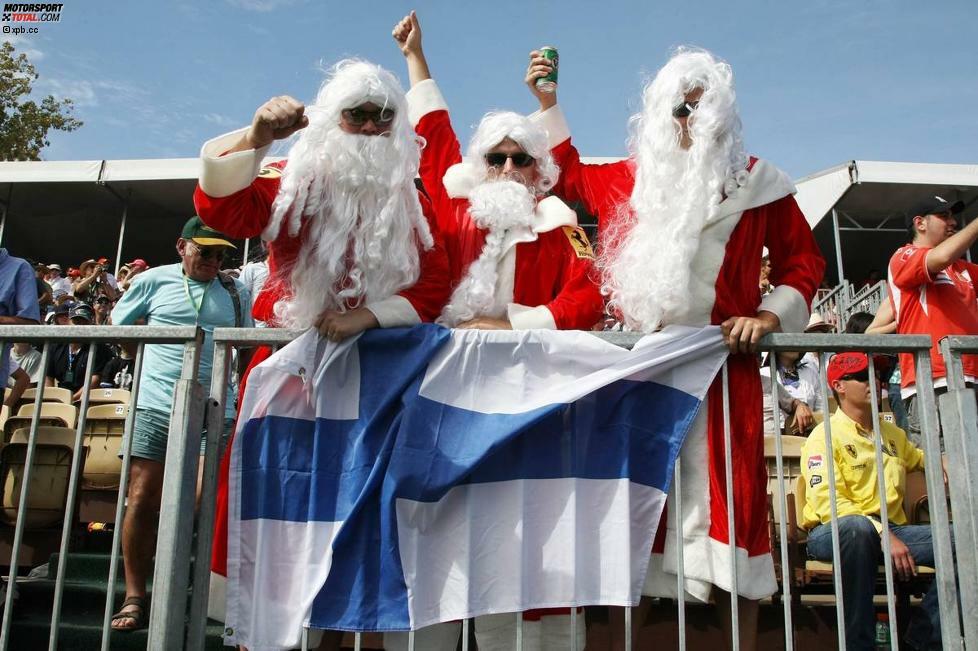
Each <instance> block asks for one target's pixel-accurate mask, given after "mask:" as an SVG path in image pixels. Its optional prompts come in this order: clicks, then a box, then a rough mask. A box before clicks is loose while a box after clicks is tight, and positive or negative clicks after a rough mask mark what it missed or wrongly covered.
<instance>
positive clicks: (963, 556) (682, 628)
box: [0, 326, 978, 651]
mask: <svg viewBox="0 0 978 651" xmlns="http://www.w3.org/2000/svg"><path fill="white" fill-rule="evenodd" d="M298 334H300V333H298V332H296V331H286V330H276V329H232V328H227V329H216V330H215V331H214V344H215V355H214V362H213V364H214V365H213V374H212V381H211V387H210V398H209V401H207V421H208V422H207V425H208V427H207V431H208V435H207V440H206V447H205V456H204V467H203V481H202V486H201V490H202V495H201V501H200V504H201V507H200V510H199V514H198V521H197V533H198V535H197V538H196V563H195V566H194V573H193V577H192V585H193V590H192V591H190V594H191V597H190V598H191V602H190V605H189V614H190V618H189V626H186V625H185V624H186V622H185V614H186V613H187V593H188V590H187V587H188V586H187V581H186V580H184V578H182V577H189V576H190V573H189V562H190V557H191V552H192V550H191V545H192V540H193V537H192V535H191V527H192V522H193V511H194V509H193V506H194V504H193V501H194V493H195V491H194V487H195V482H196V477H197V473H196V470H197V462H198V448H197V447H195V446H196V443H195V440H194V437H193V436H190V435H189V434H190V433H191V432H199V431H200V430H201V428H202V426H203V424H204V417H205V415H204V403H205V398H204V395H205V394H204V392H203V389H201V387H200V386H199V384H198V383H197V381H196V367H197V361H198V356H199V353H200V348H201V336H200V333H199V331H197V330H195V329H194V328H148V327H139V326H137V327H125V328H119V327H85V328H79V327H58V328H52V327H50V326H34V327H16V326H5V327H3V328H0V343H2V341H7V342H11V341H31V342H42V343H43V342H51V341H59V342H68V341H76V342H77V341H83V342H88V343H89V346H90V350H91V349H92V348H93V347H94V342H97V341H102V340H111V341H132V342H139V347H138V353H137V359H136V364H137V373H136V374H135V375H136V376H138V375H139V373H138V368H139V365H140V364H141V361H142V354H143V349H144V345H145V344H146V343H182V344H183V345H184V353H185V354H184V363H183V372H182V376H181V380H180V385H179V386H178V387H177V388H176V391H175V402H174V406H173V417H172V419H171V429H170V447H169V449H168V451H167V459H166V461H167V463H166V472H165V479H164V497H163V505H162V506H161V520H162V519H163V518H166V520H165V522H166V523H167V526H165V527H161V528H160V534H159V540H158V548H157V563H156V570H155V574H154V598H153V607H152V611H151V614H150V648H180V647H184V648H188V649H202V648H203V647H204V632H205V627H206V612H207V599H208V594H207V583H208V575H209V565H210V563H209V561H210V550H211V542H212V539H213V523H214V495H215V490H216V484H217V466H218V458H219V453H220V438H219V437H220V432H221V420H222V419H223V407H224V402H225V401H226V397H227V384H226V382H225V380H224V378H225V377H226V376H227V371H228V368H229V364H230V360H231V351H232V349H233V348H235V347H253V346H255V345H268V346H273V347H277V346H279V345H282V344H285V343H288V342H290V341H292V339H294V338H295V337H296V336H297V335H298ZM596 334H597V335H598V336H601V337H602V338H603V339H605V340H607V341H610V342H611V343H615V344H617V345H621V346H625V347H630V346H631V345H632V344H634V342H635V341H637V340H638V339H639V337H638V335H634V334H630V333H596ZM942 345H943V346H944V348H945V355H946V356H947V357H948V359H949V360H951V361H949V364H948V367H949V369H951V371H950V374H949V381H948V386H949V391H948V392H947V394H946V395H945V396H942V398H941V410H942V413H943V415H944V417H943V420H944V425H945V439H946V440H947V443H948V451H949V453H951V454H952V458H954V459H955V463H954V464H951V465H950V466H949V469H948V470H949V477H950V488H951V491H950V493H951V505H952V508H953V509H954V513H955V520H954V527H955V531H954V533H955V538H956V540H955V543H954V545H955V547H956V549H957V557H958V558H957V560H958V568H959V571H960V572H961V605H960V607H959V603H958V590H957V589H956V586H955V573H954V569H953V568H954V552H953V550H952V541H951V536H950V516H949V513H948V508H947V499H946V496H945V492H944V484H943V481H942V468H941V455H940V442H939V439H938V435H937V432H938V431H939V430H938V411H937V404H936V401H935V395H934V388H933V382H932V380H931V359H930V353H929V350H930V347H931V342H930V338H929V337H927V336H895V335H883V336H871V335H834V334H833V335H792V334H775V335H768V336H767V337H766V338H765V339H764V340H763V341H762V344H761V346H760V348H761V350H763V351H768V352H777V351H787V350H805V351H810V352H814V353H817V354H818V355H819V357H820V359H821V367H822V371H821V373H822V376H821V379H822V385H823V389H824V388H827V381H826V376H825V366H826V362H827V359H828V355H829V353H832V352H842V351H869V352H885V353H895V352H908V353H911V354H912V355H913V356H914V358H915V363H916V365H917V371H918V373H917V376H918V384H917V391H918V395H919V400H920V405H921V410H920V414H921V421H922V430H923V432H924V439H923V440H924V446H925V452H926V466H927V468H926V477H927V486H928V494H929V496H930V504H931V507H930V515H931V522H932V530H933V534H934V546H935V558H936V563H935V565H936V568H935V569H936V581H937V585H938V590H939V598H940V604H941V629H942V637H943V641H944V646H945V648H947V649H961V648H963V643H964V642H965V641H969V642H970V641H972V640H974V639H976V638H978V634H976V631H975V628H974V627H975V620H974V618H972V620H971V621H967V620H966V621H965V622H964V623H963V625H962V621H961V619H960V614H961V612H962V609H963V612H965V613H970V612H974V611H973V610H972V608H973V606H974V605H975V604H976V603H978V576H976V573H978V570H976V567H978V564H976V560H978V549H976V545H975V541H976V540H978V534H976V523H975V517H974V513H975V509H974V505H975V504H978V491H976V489H975V485H974V484H973V482H972V481H971V476H972V473H971V469H972V468H975V467H978V452H976V450H975V445H974V443H975V441H976V440H978V408H976V406H975V402H974V394H973V392H971V391H970V390H967V388H966V387H965V385H964V379H963V376H962V375H961V368H960V354H961V352H970V351H972V350H978V338H950V339H949V340H947V341H945V342H943V344H942ZM50 346H51V344H50V343H47V344H46V345H44V347H43V349H42V357H43V360H42V364H44V365H46V363H47V360H48V359H49V354H50ZM92 357H93V356H92V355H91V353H90V355H89V358H90V359H91V358H92ZM773 357H774V356H773V355H772V366H773V364H774V363H775V362H774V360H773ZM874 371H875V368H874V367H873V366H871V367H870V372H871V373H872V372H874ZM90 377H91V374H90V373H89V374H88V375H87V378H90ZM772 377H777V374H776V372H774V369H773V368H772ZM728 378H729V376H728V373H727V369H726V365H725V366H724V370H723V372H722V375H721V377H720V378H719V379H718V381H719V382H720V383H721V385H722V387H723V397H724V400H723V403H724V408H725V412H726V413H725V419H724V441H725V458H724V464H725V467H726V471H727V475H726V476H727V477H732V473H733V465H732V456H731V449H732V448H731V444H732V442H733V441H732V436H731V425H730V417H729V413H730V412H729V403H730V393H729V379H728ZM137 382H138V380H137ZM87 388H88V387H86V390H87ZM771 389H772V391H776V390H777V387H776V383H772V387H771ZM38 393H40V392H38ZM86 393H87V391H86ZM137 394H138V383H136V384H134V386H133V396H132V402H131V404H133V405H134V404H135V401H136V398H137ZM40 402H41V396H40V395H38V396H37V397H36V398H35V413H39V412H40V408H39V406H40ZM773 404H777V403H776V401H774V402H773ZM872 410H873V416H874V422H875V423H877V425H876V426H875V427H874V432H873V436H874V445H875V454H876V461H877V467H878V468H879V469H882V467H883V466H882V460H883V457H882V455H883V450H882V447H881V435H880V431H879V426H878V422H879V420H878V416H879V397H878V396H877V395H875V394H874V395H873V397H872ZM774 417H775V419H776V422H775V425H776V428H775V431H780V429H781V427H780V425H781V423H780V417H781V416H780V413H779V410H777V409H775V410H774ZM952 417H953V418H952ZM82 419H84V412H83V413H82ZM133 419H134V410H130V413H129V416H128V418H127V420H126V429H125V438H124V443H123V456H124V462H123V463H124V467H123V477H122V478H121V482H122V483H121V485H120V491H119V500H118V502H117V505H116V515H117V523H119V524H120V525H121V521H122V520H121V515H122V508H123V500H124V496H125V493H126V484H125V482H126V479H127V478H128V472H127V469H128V460H129V438H130V436H131V431H132V426H133ZM38 422H39V421H38V419H37V418H36V417H35V419H34V421H32V424H31V436H30V443H29V445H28V457H27V461H26V462H25V466H26V467H25V480H24V482H23V485H24V489H23V491H22V493H21V496H20V500H21V501H20V509H19V513H18V521H17V527H16V532H15V542H14V549H13V554H12V561H11V571H10V579H11V587H10V589H9V590H8V593H7V603H6V607H5V610H4V616H3V626H2V631H0V637H2V639H0V651H2V650H3V649H6V648H9V640H10V625H11V618H12V616H13V615H12V612H13V608H12V605H13V596H12V593H13V583H14V579H15V578H16V575H17V552H18V548H19V544H20V539H21V537H22V534H23V521H22V520H23V518H24V509H25V507H26V504H27V495H26V493H27V487H28V485H29V481H28V480H29V477H27V476H26V475H27V473H29V472H30V468H31V464H32V463H33V451H34V446H35V444H36V441H35V438H36V433H37V428H38ZM83 432H84V420H82V421H81V422H79V424H78V426H77V429H76V445H75V454H74V456H73V461H72V476H71V479H70V484H71V485H72V488H71V490H72V491H76V490H77V484H78V480H79V478H78V474H79V472H80V471H79V455H80V447H81V445H80V443H81V437H82V433H83ZM824 436H825V441H826V445H827V446H828V449H831V440H832V432H831V421H830V419H828V418H826V421H825V425H824ZM781 443H782V441H781V438H780V437H775V447H776V457H777V459H776V461H777V463H776V466H777V470H776V473H777V483H778V485H779V487H780V489H781V490H779V491H778V495H777V498H778V499H777V508H778V511H779V514H780V518H779V520H780V522H779V524H778V532H779V536H778V538H779V542H780V549H779V552H780V556H781V568H782V577H781V578H782V581H781V590H782V605H783V611H784V644H785V648H786V649H788V650H791V649H793V648H794V647H795V639H794V638H795V631H794V621H793V612H792V603H793V599H792V590H793V589H794V586H793V581H794V577H793V576H792V575H791V572H790V570H789V569H787V568H790V567H792V565H791V561H790V559H789V549H788V540H789V536H788V531H787V522H788V517H787V511H788V501H787V499H788V498H787V494H788V492H789V491H787V490H786V488H785V479H786V473H785V467H784V459H783V456H784V455H783V449H782V446H781ZM959 459H960V460H961V463H960V464H958V460H959ZM828 473H829V475H830V476H829V478H828V483H829V492H830V496H831V502H832V504H833V515H832V522H833V523H835V522H837V521H838V514H837V512H836V511H835V503H836V500H837V497H836V494H835V481H834V476H833V475H834V468H833V466H832V465H831V464H830V465H829V468H828ZM682 475H683V473H682V469H681V462H680V461H678V460H677V463H676V467H675V478H674V487H675V489H674V491H673V492H674V499H675V500H676V502H675V507H676V512H677V514H682V513H683V506H682V504H681V493H682V490H681V489H682V484H681V482H682ZM878 481H879V486H878V490H880V491H881V493H883V494H885V490H884V485H883V483H882V482H883V477H882V473H880V475H879V476H878ZM732 483H733V482H729V481H728V482H727V500H728V527H729V539H730V540H736V530H735V525H736V522H735V521H734V519H733V517H732V514H733V512H734V508H735V504H736V499H737V495H736V494H735V491H733V490H732ZM73 495H74V492H72V496H73ZM72 501H73V500H69V504H70V503H71V502H72ZM882 502H883V503H882V508H883V513H882V514H881V521H882V523H883V527H884V534H885V533H886V532H887V531H888V517H887V514H886V512H885V508H886V507H885V500H883V501H882ZM69 508H72V507H70V506H69ZM72 518H73V514H72V513H71V512H68V513H66V517H65V521H64V522H65V524H64V525H63V526H64V527H65V528H66V529H67V528H68V527H70V526H71V519H72ZM120 532H121V526H117V527H116V533H115V535H114V539H113V552H112V559H111V565H110V577H109V580H110V583H109V596H108V599H107V603H106V610H105V618H104V620H103V631H104V634H103V644H102V648H103V649H106V648H108V640H109V626H108V623H109V615H110V613H111V606H112V594H113V591H112V589H111V587H112V585H113V584H114V581H115V576H116V573H117V567H118V565H117V564H118V549H119V536H120ZM681 532H682V526H681V525H680V526H679V527H677V536H681V535H682V533H681ZM678 542H679V543H680V544H677V545H676V548H677V577H676V578H677V592H678V594H679V595H682V594H684V587H685V561H684V557H683V545H682V544H681V542H682V541H681V540H679V541H678ZM67 545H68V537H67V534H65V535H63V536H62V547H61V552H62V558H64V553H65V552H66V551H67V548H68V547H67ZM882 545H883V550H884V566H885V573H886V588H887V603H888V609H889V611H890V628H891V638H890V639H891V648H893V649H894V650H895V649H897V648H898V647H897V644H898V631H897V628H896V621H897V620H896V612H895V603H896V601H895V595H894V576H893V567H892V560H891V558H890V556H889V548H888V536H886V535H884V536H883V537H882ZM832 548H833V558H834V559H838V558H839V556H840V541H839V534H838V528H837V527H833V533H832ZM772 553H777V552H775V551H774V550H772ZM737 565H738V564H737V558H736V550H735V549H734V548H733V546H731V577H730V582H731V586H732V588H733V591H734V594H736V589H737V581H738V576H737ZM63 566H64V562H62V563H61V564H60V566H59V568H58V577H57V587H56V597H55V604H54V607H53V609H52V626H51V639H50V648H52V649H53V648H56V646H57V635H58V633H57V630H58V622H59V619H58V618H59V616H60V615H59V611H60V595H61V594H62V590H63V582H64V570H63ZM833 573H834V581H833V587H834V593H835V603H836V610H837V618H836V619H837V626H838V641H839V647H840V648H845V625H844V601H843V595H842V585H843V583H842V582H843V581H844V579H845V577H844V576H843V575H842V569H841V563H838V562H835V563H833ZM737 602H738V600H737V599H736V598H731V599H730V609H731V632H732V638H733V639H732V648H734V649H737V648H739V645H740V637H741V630H740V625H739V619H738V612H737V611H738V605H737ZM676 604H677V619H678V624H679V646H680V648H681V649H685V648H686V647H687V636H686V608H687V606H686V600H685V599H683V598H679V599H677V602H676ZM572 612H574V609H572ZM514 617H515V618H516V627H515V635H516V643H517V648H518V649H522V641H523V638H524V635H523V620H522V618H521V616H520V614H518V613H517V614H514ZM577 619H578V616H577V614H576V612H574V614H573V615H572V616H571V618H570V620H571V622H570V623H571V626H572V629H571V630H572V635H571V640H572V643H571V644H572V648H574V647H576V646H577V636H576V626H577V624H578V622H577ZM632 625H633V622H632V610H631V609H630V608H626V609H625V630H624V636H623V639H624V641H625V648H626V649H629V648H631V647H632V641H633V638H634V631H633V627H632ZM469 629H470V622H469V621H468V620H466V621H465V622H463V626H462V630H463V638H462V639H463V645H462V646H463V649H467V648H468V639H469ZM303 640H304V641H305V642H306V644H308V636H307V635H303ZM361 644H362V639H361V637H360V636H359V635H357V636H356V639H355V646H356V648H360V646H361ZM304 648H305V646H304ZM408 648H410V649H413V648H415V633H414V632H411V633H410V634H409V635H408ZM975 648H978V644H976V645H975Z"/></svg>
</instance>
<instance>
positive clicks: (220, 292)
mask: <svg viewBox="0 0 978 651" xmlns="http://www.w3.org/2000/svg"><path fill="white" fill-rule="evenodd" d="M234 248H235V246H234V245H233V244H232V243H231V242H230V241H229V240H228V238H227V236H226V235H224V234H223V233H220V232H219V231H216V230H214V229H213V228H210V227H208V226H207V225H206V224H205V223H204V222H203V221H202V220H201V219H200V217H198V216H194V217H191V218H190V219H188V220H187V221H186V223H185V224H184V225H183V229H182V230H181V231H180V237H179V238H177V241H176V252H177V255H179V257H180V261H179V262H177V263H175V264H169V265H161V266H158V267H155V268H153V269H149V270H147V271H145V272H143V273H140V274H139V275H137V276H136V277H135V278H133V279H132V283H131V284H130V286H129V289H128V290H127V291H126V292H125V293H124V294H123V295H122V297H121V298H120V299H119V301H118V302H117V303H116V305H115V307H114V308H112V314H111V319H112V323H113V324H114V325H135V324H141V323H145V324H146V325H147V326H149V327H153V326H198V327H200V328H201V329H202V330H203V331H204V343H203V345H202V347H201V349H200V365H199V368H198V379H199V381H200V383H201V384H202V385H203V386H210V382H211V373H212V368H213V356H214V343H213V341H212V335H213V332H214V328H233V327H251V326H252V320H251V295H250V294H249V293H248V289H247V288H246V287H245V286H244V285H243V284H242V283H241V282H239V281H238V280H236V279H234V278H232V277H230V276H227V275H226V274H224V273H222V272H221V271H220V269H221V263H222V262H223V261H224V258H225V256H226V255H227V254H228V252H229V251H231V250H233V249H234ZM72 314H74V313H72ZM183 348H184V347H183V345H182V344H160V345H153V346H147V347H146V352H145V355H144V357H143V366H142V372H141V375H140V380H139V395H138V396H137V398H136V404H135V405H134V407H135V410H136V413H135V425H134V427H133V433H132V444H131V449H132V463H131V466H130V473H129V495H128V508H127V509H126V516H125V522H124V524H123V528H122V549H123V555H124V558H125V578H126V598H125V600H124V601H123V603H122V606H121V608H120V609H119V611H118V612H117V613H116V614H115V615H113V617H112V628H113V629H115V630H119V631H131V630H135V629H139V628H144V627H145V626H146V624H147V623H148V617H149V603H148V601H147V598H146V579H147V577H148V575H149V573H150V572H151V571H152V558H153V543H154V540H155V531H156V517H157V512H158V511H159V508H160V493H161V490H162V486H163V463H164V460H165V459H166V450H167V443H168V432H169V428H170V413H171V410H172V407H173V400H174V387H176V386H178V384H179V380H180V375H181V371H182V368H183V354H184V353H183ZM242 357H245V358H246V357H247V355H243V356H242ZM95 386H97V385H95ZM236 395H237V392H236V391H235V388H234V387H233V386H229V387H228V397H227V403H226V404H227V406H226V407H225V411H224V426H223V429H222V432H221V433H220V435H219V436H221V438H222V440H223V438H224V437H226V436H227V435H228V434H229V433H230V431H231V426H232V423H233V419H234V405H235V401H236ZM190 434H191V436H201V437H202V439H206V436H205V434H202V433H201V432H191V433H190ZM203 453H204V445H203V442H202V443H201V455H203ZM201 463H202V462H201Z"/></svg>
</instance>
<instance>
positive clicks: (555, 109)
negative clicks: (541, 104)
mask: <svg viewBox="0 0 978 651" xmlns="http://www.w3.org/2000/svg"><path fill="white" fill-rule="evenodd" d="M529 118H530V120H532V121H533V122H534V123H536V124H539V125H540V126H542V127H543V128H544V129H546V130H547V145H549V147H550V148H551V149H553V148H554V147H556V146H557V145H559V144H560V143H562V142H564V141H565V140H567V139H569V138H570V127H569V126H568V125H567V119H566V118H565V117H564V112H563V111H562V110H561V109H560V105H559V104H557V105H556V106H552V107H550V108H548V109H547V110H546V111H535V112H533V113H531V114H530V115H529Z"/></svg>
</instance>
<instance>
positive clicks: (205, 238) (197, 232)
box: [180, 215, 238, 249]
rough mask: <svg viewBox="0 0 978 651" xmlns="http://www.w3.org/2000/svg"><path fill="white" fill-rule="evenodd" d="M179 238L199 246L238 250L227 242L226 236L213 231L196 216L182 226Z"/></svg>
mask: <svg viewBox="0 0 978 651" xmlns="http://www.w3.org/2000/svg"><path fill="white" fill-rule="evenodd" d="M180 237H182V238H183V239H185V240H193V241H194V243H195V244H200V245H201V246H230V247H231V248H232V249H236V248H238V247H236V246H235V245H233V244H231V243H230V242H229V241H228V240H227V235H225V234H224V233H220V232H218V231H215V230H214V229H213V228H211V227H210V226H208V225H207V224H205V223H204V221H203V220H202V219H201V218H200V217H198V216H197V215H194V216H193V217H191V218H190V219H188V220H187V223H186V224H184V225H183V232H181V233H180Z"/></svg>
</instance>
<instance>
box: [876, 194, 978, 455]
mask: <svg viewBox="0 0 978 651" xmlns="http://www.w3.org/2000/svg"><path fill="white" fill-rule="evenodd" d="M963 209H964V204H962V203H961V202H960V201H948V200H947V199H945V198H944V197H939V196H930V197H927V198H926V199H925V200H923V201H922V202H921V203H919V204H918V205H916V206H914V207H913V208H911V210H910V213H909V214H908V215H907V228H908V230H909V234H910V244H907V245H906V246H903V247H901V248H900V249H899V250H898V251H897V252H896V253H894V254H893V257H892V258H890V266H889V284H890V298H891V300H892V301H893V312H894V313H895V314H896V332H897V334H901V335H903V334H928V335H930V336H931V340H932V341H933V346H932V347H931V350H930V361H931V368H932V371H931V372H932V374H933V377H934V389H935V390H936V391H937V392H938V393H939V394H940V393H943V392H945V391H947V368H946V367H945V365H944V356H943V355H941V351H940V350H939V348H938V344H939V342H940V340H941V339H943V338H944V337H946V336H948V335H975V334H978V300H976V294H975V281H976V280H978V266H976V265H974V264H972V263H970V262H967V261H966V260H964V259H962V256H963V255H964V254H965V252H966V251H967V250H968V248H969V247H970V246H971V245H972V244H974V243H975V240H976V239H978V220H976V221H972V222H971V223H970V224H968V225H967V226H965V227H964V228H962V229H961V230H960V231H959V230H958V218H957V215H958V214H959V213H960V212H961V211H962V210H963ZM884 318H885V317H884ZM874 323H875V321H874ZM961 362H962V365H963V370H964V375H965V379H966V380H967V381H969V382H972V383H974V382H976V381H978V355H962V356H961ZM900 373H901V379H902V382H901V383H902V389H901V392H900V393H901V397H902V398H903V400H904V402H905V403H906V409H907V424H908V425H909V427H908V431H907V435H908V436H909V437H910V441H911V442H912V443H913V444H914V445H922V444H923V438H922V436H921V431H920V415H919V412H920V409H919V403H918V402H917V374H916V367H915V365H914V363H913V355H910V354H909V353H900ZM942 445H943V442H942Z"/></svg>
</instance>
